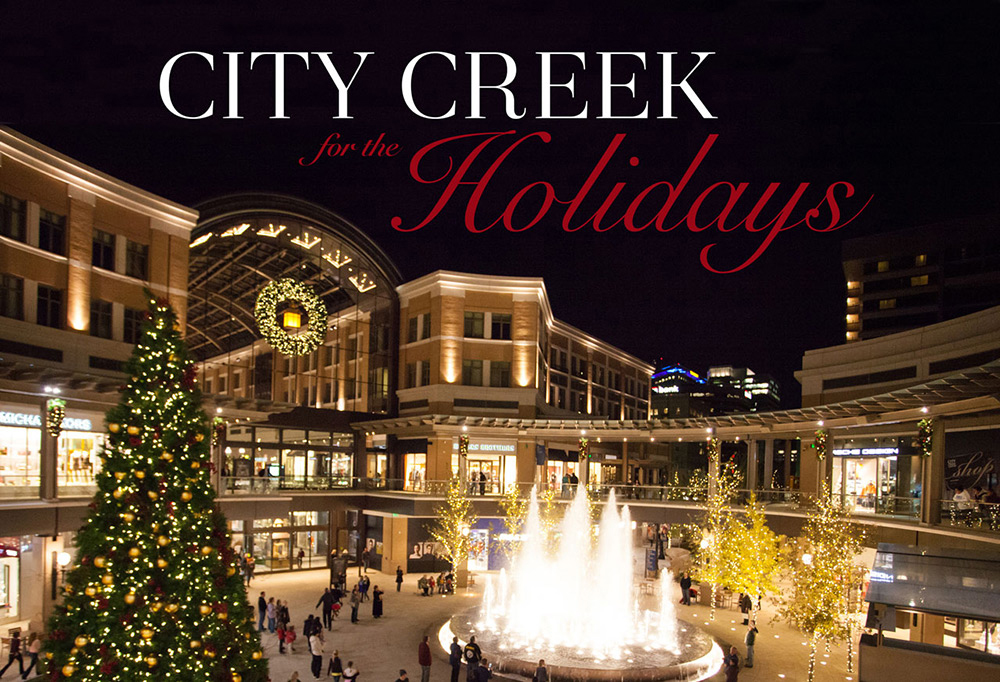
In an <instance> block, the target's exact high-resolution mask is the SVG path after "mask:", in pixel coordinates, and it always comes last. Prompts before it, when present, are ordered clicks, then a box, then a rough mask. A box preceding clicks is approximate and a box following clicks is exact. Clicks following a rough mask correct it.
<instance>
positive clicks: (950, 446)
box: [944, 429, 1000, 488]
mask: <svg viewBox="0 0 1000 682" xmlns="http://www.w3.org/2000/svg"><path fill="white" fill-rule="evenodd" d="M944 451H945V458H944V477H945V480H946V481H947V483H948V487H949V488H954V487H956V486H959V485H960V486H962V487H963V488H972V487H974V486H977V485H978V486H981V487H983V488H992V487H993V486H995V485H996V484H997V482H998V479H1000V430H997V429H987V430H983V431H948V432H947V433H946V434H945V437H944Z"/></svg>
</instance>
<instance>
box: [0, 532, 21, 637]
mask: <svg viewBox="0 0 1000 682" xmlns="http://www.w3.org/2000/svg"><path fill="white" fill-rule="evenodd" d="M20 568H21V541H20V538H16V537H0V622H3V621H7V620H12V619H16V618H18V617H19V616H20V588H19V585H20V582H19V581H20V577H19V572H20Z"/></svg>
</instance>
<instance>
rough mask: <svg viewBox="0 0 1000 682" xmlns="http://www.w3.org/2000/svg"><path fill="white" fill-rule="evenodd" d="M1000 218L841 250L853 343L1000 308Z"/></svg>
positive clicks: (892, 235) (874, 239) (862, 241)
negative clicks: (999, 227) (998, 227)
mask: <svg viewBox="0 0 1000 682" xmlns="http://www.w3.org/2000/svg"><path fill="white" fill-rule="evenodd" d="M998 224H1000V219H998V217H997V216H987V217H978V218H968V219H962V220H955V221H951V222H949V223H947V224H941V223H937V224H933V225H925V226H922V227H916V228H911V229H907V230H899V231H896V232H887V233H884V234H877V235H872V236H870V237H861V238H858V239H849V240H847V241H845V242H844V246H843V261H844V275H845V276H846V278H847V316H846V322H847V329H846V338H847V341H848V342H851V341H861V340H864V339H873V338H876V337H879V336H885V335H887V334H894V333H896V332H901V331H906V330H907V329H915V328H917V327H923V326H926V325H929V324H934V323H935V322H943V321H945V320H950V319H953V318H956V317H961V316H963V315H968V314H969V313H974V312H976V311H979V310H984V309H986V308H989V307H991V306H995V305H1000V232H998V231H997V226H998Z"/></svg>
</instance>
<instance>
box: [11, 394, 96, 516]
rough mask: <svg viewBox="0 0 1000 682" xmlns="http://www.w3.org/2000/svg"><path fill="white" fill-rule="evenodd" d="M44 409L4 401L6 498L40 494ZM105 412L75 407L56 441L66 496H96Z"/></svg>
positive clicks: (62, 493) (62, 491)
mask: <svg viewBox="0 0 1000 682" xmlns="http://www.w3.org/2000/svg"><path fill="white" fill-rule="evenodd" d="M43 421H44V420H43V418H42V412H41V408H39V409H38V410H36V411H32V410H31V408H30V407H29V406H27V405H17V404H3V403H0V498H5V497H6V498H11V497H37V495H38V487H39V483H40V477H41V450H42V425H43ZM103 423H104V416H103V415H102V414H100V413H90V412H84V411H80V410H74V409H69V410H67V413H66V416H65V417H64V418H63V421H62V431H61V433H60V434H59V438H58V439H57V441H56V457H57V461H56V484H57V486H58V490H59V496H60V497H74V496H80V495H85V496H89V495H92V494H93V492H94V487H93V486H94V477H95V476H96V475H97V472H98V471H100V449H101V447H102V445H103V444H104V433H103V431H102V430H101V427H102V425H103Z"/></svg>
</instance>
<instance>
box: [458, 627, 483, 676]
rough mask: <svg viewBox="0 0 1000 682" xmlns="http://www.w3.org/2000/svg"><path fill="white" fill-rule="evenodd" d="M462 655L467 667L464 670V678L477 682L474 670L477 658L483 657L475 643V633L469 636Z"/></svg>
mask: <svg viewBox="0 0 1000 682" xmlns="http://www.w3.org/2000/svg"><path fill="white" fill-rule="evenodd" d="M462 656H463V657H464V658H465V664H466V665H467V666H468V668H469V669H468V670H467V671H466V679H468V680H469V682H477V680H476V670H477V669H478V668H479V659H480V658H482V657H483V650H482V649H480V648H479V645H478V644H476V636H475V635H472V637H469V643H468V644H466V645H465V651H463V652H462Z"/></svg>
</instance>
